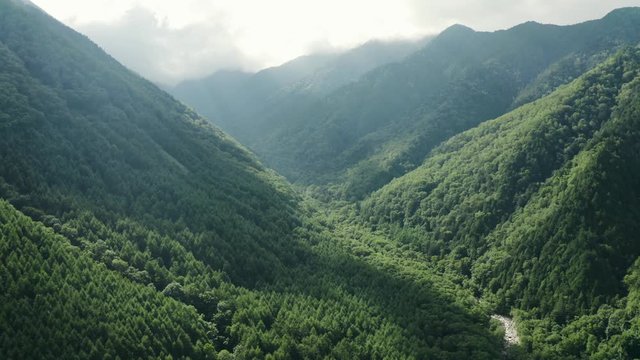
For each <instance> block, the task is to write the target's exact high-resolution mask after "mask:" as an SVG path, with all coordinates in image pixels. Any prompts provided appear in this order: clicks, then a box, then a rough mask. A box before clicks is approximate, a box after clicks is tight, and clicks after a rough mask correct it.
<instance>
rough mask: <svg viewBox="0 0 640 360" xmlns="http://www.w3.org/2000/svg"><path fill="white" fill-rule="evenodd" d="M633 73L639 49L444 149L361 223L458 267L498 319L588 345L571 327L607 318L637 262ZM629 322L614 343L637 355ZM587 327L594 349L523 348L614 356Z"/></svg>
mask: <svg viewBox="0 0 640 360" xmlns="http://www.w3.org/2000/svg"><path fill="white" fill-rule="evenodd" d="M639 75H640V50H638V49H628V50H625V51H622V52H621V53H619V54H617V55H616V56H614V57H613V58H611V59H609V60H607V61H606V62H605V63H604V64H602V65H601V66H599V67H597V68H596V69H595V70H593V71H591V72H589V73H587V74H586V75H584V76H582V77H581V78H579V79H578V80H576V81H575V82H573V83H571V84H570V85H568V86H565V87H563V88H561V89H560V90H558V91H556V92H555V93H553V94H552V95H550V96H548V97H546V98H544V99H542V100H539V101H536V102H533V103H531V104H529V105H525V106H523V107H521V108H519V109H517V110H516V111H514V112H511V113H509V114H507V115H505V116H503V117H501V118H498V119H496V120H492V121H489V122H486V123H484V124H482V125H480V126H479V127H477V128H476V129H473V130H470V131H467V132H465V133H463V134H460V135H458V136H456V137H454V138H452V139H451V140H449V141H447V142H446V143H444V144H443V145H441V146H440V147H439V148H437V149H436V150H434V151H433V152H432V153H431V154H430V155H429V156H428V157H427V159H426V160H425V163H424V164H423V165H422V166H421V167H420V168H418V169H416V170H415V171H413V172H410V173H408V174H407V175H405V176H403V177H401V178H399V179H396V180H395V181H393V182H391V183H390V184H389V185H387V186H386V187H384V188H383V189H381V190H380V191H378V192H376V193H374V194H373V195H372V196H371V197H370V198H369V199H367V200H366V201H364V202H363V203H362V205H361V210H360V216H361V217H363V218H364V219H365V220H366V221H367V222H369V223H371V224H372V225H374V226H377V227H382V228H383V229H385V231H386V232H387V233H389V234H391V235H392V236H393V237H395V238H396V239H397V240H398V241H399V242H400V243H404V244H407V245H408V246H409V247H410V248H414V249H417V250H419V251H422V252H424V253H426V254H429V255H435V256H439V257H440V258H441V259H442V260H441V262H443V263H445V264H446V265H445V266H447V267H449V268H457V269H460V271H461V273H463V274H466V275H467V276H468V277H469V280H470V284H473V285H471V286H477V289H478V291H479V292H481V291H483V290H484V291H485V292H486V294H485V296H486V297H487V298H488V299H492V301H494V302H495V306H497V308H498V310H499V311H508V309H509V308H511V307H515V308H520V309H525V310H526V312H525V313H522V314H521V316H522V317H523V319H527V318H531V317H533V318H542V319H544V320H539V321H540V322H539V323H535V322H533V320H532V322H531V323H527V322H526V321H525V325H524V327H525V328H527V327H529V326H530V327H531V328H530V331H531V332H534V333H535V332H536V331H544V330H542V329H546V331H549V332H552V333H553V332H557V331H559V330H558V329H562V328H561V327H558V325H555V326H556V327H553V326H552V325H551V324H560V325H563V324H567V323H568V322H570V323H569V325H567V327H566V328H564V329H563V330H562V331H561V336H566V337H572V338H573V337H574V336H575V339H578V338H581V339H588V338H589V337H588V336H586V337H585V336H582V337H580V336H579V335H573V333H574V332H575V331H576V328H577V327H578V326H579V325H577V324H582V323H583V322H590V321H595V320H593V319H596V318H598V316H608V315H607V314H608V313H607V311H608V310H607V309H608V308H611V306H616V304H617V301H618V300H617V299H620V298H621V297H624V296H625V294H626V289H625V287H624V284H623V279H624V277H625V274H627V272H628V271H629V267H630V266H631V265H632V264H633V263H634V261H635V260H636V259H637V258H638V256H639V255H640V246H639V245H638V244H637V242H636V241H635V238H636V236H637V235H636V234H637V233H638V232H639V231H640V228H639V227H638V222H637V218H638V216H639V215H640V214H639V213H638V211H639V209H640V203H638V201H639V199H640V195H639V194H638V191H639V189H640V182H639V180H638V179H640V174H639V173H638V171H637V169H639V168H640V163H639V162H640V158H639V157H638V154H640V148H638V144H640V132H639V129H640V124H638V119H640V76H639ZM627 279H628V281H630V282H633V279H634V277H633V275H629V277H627ZM630 301H631V300H630ZM619 312H622V313H625V312H624V311H623V310H620V311H619ZM592 314H593V315H592ZM598 314H599V315H598ZM625 314H626V315H624V316H626V317H629V316H633V315H629V313H628V312H626V313H625ZM631 314H633V313H631ZM582 315H584V316H585V317H584V318H576V316H578V317H579V316H582ZM533 324H535V325H533ZM545 324H547V325H545ZM624 326H625V327H624V328H622V329H621V330H619V331H618V333H619V334H621V335H620V336H622V338H618V340H616V341H620V343H616V342H612V343H610V344H609V345H610V346H612V349H613V350H615V351H618V352H621V354H635V352H634V351H635V350H634V349H635V347H634V346H635V345H633V344H634V341H636V340H634V339H635V338H629V339H627V338H626V337H628V336H632V337H633V335H632V334H634V333H633V326H630V325H629V323H624ZM583 332H586V333H587V334H592V336H595V337H596V338H594V339H593V340H590V341H591V343H592V344H591V345H589V347H588V348H587V345H585V344H583V345H579V344H575V346H578V347H579V346H583V347H582V348H579V349H577V348H576V349H571V348H570V347H569V346H570V345H569V344H568V343H566V342H568V341H572V340H563V341H565V343H563V344H562V345H558V346H560V347H559V348H554V350H550V349H548V348H547V347H546V346H547V345H549V346H551V345H553V346H556V343H555V342H554V341H550V340H544V341H543V343H544V344H541V343H540V341H541V338H539V335H535V334H533V335H531V336H532V337H533V338H534V339H533V340H531V339H530V340H529V341H530V343H529V345H528V346H529V350H531V349H534V350H535V352H540V353H541V354H543V353H544V352H545V351H556V352H557V354H556V355H557V356H558V358H564V356H568V355H576V356H578V358H579V357H580V356H584V355H594V354H595V353H596V351H603V354H612V353H611V351H613V350H612V349H608V348H605V347H603V348H602V349H600V350H598V349H596V347H597V346H596V345H594V344H597V343H599V342H602V341H604V340H609V338H606V339H603V338H602V336H601V334H600V333H599V330H590V329H589V328H588V329H586V330H582V331H580V332H578V333H579V334H582V333H583ZM598 337H600V338H598ZM623 338H624V339H626V340H624V341H630V342H631V343H624V341H623V340H621V339H623ZM558 339H559V338H558ZM596 339H597V340H596ZM584 341H586V340H584ZM565 346H566V347H567V348H563V347H565ZM571 346H573V345H571ZM603 349H606V350H603ZM576 351H578V352H577V353H576ZM543 357H544V358H546V355H544V356H543ZM602 358H606V356H604V357H602ZM614 358H616V357H614ZM617 358H627V357H626V355H624V356H619V357H617Z"/></svg>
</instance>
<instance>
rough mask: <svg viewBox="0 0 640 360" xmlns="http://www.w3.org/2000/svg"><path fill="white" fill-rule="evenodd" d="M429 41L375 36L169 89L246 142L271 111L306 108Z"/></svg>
mask: <svg viewBox="0 0 640 360" xmlns="http://www.w3.org/2000/svg"><path fill="white" fill-rule="evenodd" d="M427 41H428V38H425V39H421V40H416V41H400V40H397V41H389V42H381V41H370V42H368V43H365V44H363V45H361V46H359V47H356V48H354V49H351V50H347V51H337V52H328V53H318V54H311V55H306V56H301V57H299V58H297V59H294V60H291V61H289V62H287V63H285V64H283V65H280V66H276V67H272V68H268V69H265V70H262V71H259V72H257V73H255V74H251V73H245V72H239V71H219V72H216V73H214V74H212V75H211V76H208V77H205V78H203V79H194V80H187V81H184V82H182V83H180V84H178V85H176V86H174V87H172V88H169V89H168V91H169V92H170V93H172V94H173V95H174V96H176V97H177V98H178V99H180V100H182V101H184V102H185V103H186V104H188V105H189V106H192V107H193V108H194V109H195V110H196V111H198V113H200V114H202V115H203V116H205V117H206V118H207V119H209V120H211V121H212V122H213V123H214V124H216V125H217V126H220V127H221V128H222V129H223V130H225V131H227V132H229V133H230V134H231V135H233V136H234V137H236V138H237V139H239V140H240V141H241V142H242V143H245V144H246V143H254V142H255V141H256V137H260V136H262V135H263V134H262V131H263V130H262V129H264V128H268V127H269V126H270V124H269V123H263V121H262V120H263V119H266V118H267V117H268V116H267V114H272V113H282V112H284V111H294V110H295V109H297V108H301V107H303V106H305V105H306V104H308V103H309V102H311V101H314V100H316V99H317V98H319V97H322V96H323V95H325V94H327V93H329V92H331V91H332V90H335V89H337V88H339V87H340V86H342V85H345V84H348V83H350V82H353V81H356V80H357V79H358V78H360V76H362V75H363V74H365V73H366V72H368V71H370V70H372V69H374V68H376V67H378V66H381V65H384V64H388V63H392V62H396V61H400V60H402V59H403V58H405V57H406V56H407V55H409V54H411V53H412V52H414V51H416V50H417V49H419V48H420V47H421V46H423V45H424V44H425V43H426V42H427ZM285 109H286V110H285ZM257 129H259V130H257Z"/></svg>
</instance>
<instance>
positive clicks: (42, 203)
mask: <svg viewBox="0 0 640 360" xmlns="http://www.w3.org/2000/svg"><path fill="white" fill-rule="evenodd" d="M639 24H640V9H638V8H628V9H620V10H616V11H614V12H612V13H611V14H609V15H607V16H606V17H605V18H603V19H601V20H595V21H592V22H588V23H583V24H578V25H571V26H562V27H557V26H547V25H540V24H535V23H526V24H522V25H519V26H516V27H514V28H512V29H509V30H505V31H502V32H496V33H480V32H475V31H473V30H471V29H469V28H466V27H463V26H454V27H452V28H450V29H448V30H446V31H445V32H443V33H442V34H440V35H439V36H436V37H434V38H433V39H429V40H428V41H426V40H425V41H423V42H420V43H419V44H396V45H387V46H382V45H375V44H373V45H369V48H368V49H369V50H367V51H365V50H362V49H360V50H359V52H352V53H349V54H348V56H345V57H342V58H340V57H336V58H331V59H306V61H307V63H305V64H303V65H300V64H298V65H296V66H298V67H294V68H293V70H292V69H289V68H283V69H279V70H278V69H276V70H277V71H276V70H272V71H271V73H270V75H269V77H265V76H263V79H264V78H268V79H267V80H268V83H267V84H263V85H264V86H265V89H267V88H268V89H272V88H271V87H273V86H276V85H274V84H276V83H277V84H279V85H277V86H281V85H282V84H288V85H287V86H289V85H291V83H290V82H291V81H294V82H296V83H297V82H298V81H300V79H304V81H306V82H312V83H313V84H314V85H313V86H311V88H312V89H317V90H314V92H313V95H312V96H311V95H310V94H309V93H304V94H301V93H298V92H297V91H298V90H296V89H298V88H297V87H295V86H294V87H291V88H290V89H293V90H291V91H290V92H287V93H280V97H278V98H276V99H270V100H269V101H270V102H269V104H268V106H269V107H270V109H271V110H270V111H267V112H264V115H265V118H263V119H255V121H256V122H255V124H260V125H255V127H254V128H253V131H255V133H254V134H253V135H252V134H248V133H247V134H245V135H246V137H245V138H246V139H249V143H248V144H247V145H249V146H251V149H252V150H253V151H255V154H254V152H252V151H251V150H249V148H247V147H245V146H244V145H242V144H240V143H239V142H238V141H236V140H235V139H234V138H232V137H231V136H229V135H227V134H226V133H225V132H224V131H223V130H220V129H219V128H217V127H216V126H215V125H214V124H212V123H211V122H210V121H208V120H207V119H205V118H203V117H201V116H200V115H198V113H197V111H199V110H198V109H197V108H196V109H195V110H194V109H191V108H189V107H188V106H187V105H185V104H184V103H182V102H180V101H178V100H176V99H175V98H174V97H173V96H171V95H169V94H168V93H167V92H165V91H163V90H161V89H159V88H158V87H157V86H156V85H154V84H152V83H151V82H149V81H147V80H145V79H143V78H142V77H140V76H139V75H137V74H136V73H134V72H132V71H130V70H128V69H127V68H125V67H124V66H123V65H121V64H120V63H118V62H117V61H116V60H115V59H114V58H112V57H111V56H110V55H108V54H107V53H106V52H104V51H103V50H102V49H101V48H100V47H98V46H97V45H95V44H94V43H92V42H91V41H90V40H89V39H88V38H87V37H85V36H84V35H81V34H79V33H77V32H75V31H74V30H72V29H70V28H68V27H66V26H65V25H63V24H61V23H59V22H58V21H56V20H55V19H53V18H52V17H50V16H49V15H47V14H46V13H44V12H43V11H41V10H40V9H38V8H36V7H34V6H31V5H29V4H28V3H23V2H21V1H14V0H0V358H2V359H60V358H78V359H88V358H91V359H93V358H96V359H97V358H109V359H129V358H162V359H171V358H176V359H443V360H444V359H451V360H454V359H465V358H469V359H501V358H503V359H585V358H593V359H632V358H640V313H639V312H640V244H638V243H637V241H636V239H635V236H636V234H638V233H639V231H640V228H639V225H638V223H637V218H638V216H639V215H640V173H639V172H640V170H639V169H640V155H639V154H640V48H638V47H637V45H638V43H640V31H638V30H640V29H638V27H639ZM594 34H597V36H592V35H594ZM471 45H473V46H471ZM411 51H413V52H412V53H411ZM409 53H411V54H409ZM471 54H472V55H471ZM541 54H542V55H541ZM401 55H402V56H401ZM405 55H406V56H405ZM391 59H393V60H394V62H391V61H392V60H391ZM365 60H366V61H365ZM314 62H317V63H314ZM318 64H320V65H318ZM327 64H328V65H327ZM362 64H369V65H366V66H369V67H370V69H369V68H367V69H369V70H371V71H368V70H367V71H364V70H361V73H355V74H352V76H353V78H352V79H351V80H349V81H346V80H345V79H343V78H342V77H343V76H345V75H343V74H344V73H345V72H350V73H351V71H350V70H349V69H352V68H353V67H354V66H358V67H359V66H365V65H362ZM372 64H373V65H372ZM288 66H292V65H288ZM444 67H446V68H447V71H444V70H443V69H444ZM318 68H321V69H323V71H324V72H317V69H318ZM310 69H313V72H312V73H309V72H310V71H311V70H310ZM319 74H325V75H324V77H322V76H320V75H319ZM236 75H238V74H236ZM312 75H313V76H312ZM247 76H249V75H246V76H245V75H242V76H240V75H238V76H228V77H226V78H225V79H224V81H225V84H226V85H225V86H229V87H231V88H233V89H242V88H243V86H245V87H246V86H247V85H246V84H245V85H241V84H239V83H234V81H242V82H246V81H250V83H251V84H254V85H252V86H254V87H255V88H256V89H257V90H260V88H259V85H255V84H260V81H261V80H260V79H261V78H259V77H258V78H253V79H251V80H247ZM336 82H337V83H336ZM409 83H410V85H408V84H409ZM243 84H244V83H243ZM297 84H299V83H297ZM214 85H215V84H214ZM185 86H186V85H185ZM198 86H201V85H198ZM216 86H217V85H216ZM219 89H220V90H219V91H222V92H224V87H222V88H219ZM187 90H188V89H187ZM187 90H185V91H186V92H185V93H186V94H189V91H187ZM257 90H256V91H257ZM191 91H193V90H191ZM216 91H218V90H216ZM234 91H236V90H234ZM195 92H197V91H195ZM195 92H192V93H195ZM240 92H241V90H237V92H233V93H231V92H230V93H228V94H227V95H228V96H231V94H233V96H235V97H239V96H241V95H239V93H240ZM216 94H217V92H216ZM256 94H257V95H256ZM199 95H202V94H199ZM221 96H222V95H221ZM247 96H258V97H259V96H262V95H259V93H253V94H249V95H247ZM247 99H249V98H246V99H236V100H238V104H240V103H243V104H247V101H250V100H247ZM183 100H184V99H183ZM184 101H185V103H189V101H188V100H184ZM258 105H259V106H258ZM264 106H267V105H265V103H262V104H256V108H253V109H245V110H246V111H248V113H250V114H251V116H258V115H259V114H261V113H262V112H261V109H263V108H261V107H264ZM274 109H275V110H274ZM232 110H233V109H226V110H225V111H227V112H228V111H232ZM245 115H246V114H245ZM245 115H241V114H237V113H236V114H234V115H233V116H245ZM230 116H231V115H230ZM242 119H243V121H249V120H250V118H247V117H244V118H242ZM261 126H265V128H266V127H269V128H270V129H271V130H270V131H269V132H266V131H264V132H263V131H262V130H261V129H263V128H261ZM345 129H346V130H348V131H346V130H345ZM234 131H238V132H242V131H244V130H243V129H242V128H237V129H234ZM345 133H346V134H349V136H350V137H351V138H345V137H342V136H341V135H340V134H345ZM256 134H262V136H258V137H256ZM238 137H239V138H242V136H238ZM285 140H286V141H285ZM271 166H272V167H273V168H274V169H275V170H271V169H270V168H269V167H271ZM280 174H282V175H280ZM285 176H286V177H285ZM494 314H501V315H505V316H509V317H512V318H513V319H514V320H515V323H516V325H517V330H518V333H519V336H520V342H519V343H518V344H507V343H505V340H504V335H505V329H504V328H503V327H502V326H501V324H500V322H498V321H497V320H494V319H492V317H491V315H494Z"/></svg>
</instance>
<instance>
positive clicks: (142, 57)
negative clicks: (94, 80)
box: [33, 0, 638, 85]
mask: <svg viewBox="0 0 640 360" xmlns="http://www.w3.org/2000/svg"><path fill="white" fill-rule="evenodd" d="M33 1H34V2H35V3H37V4H38V6H40V7H42V8H43V9H45V10H46V11H48V12H50V13H51V14H52V15H54V16H55V17H56V18H58V19H61V20H63V21H64V22H65V23H67V24H68V25H70V26H71V27H73V28H75V29H76V30H78V31H80V32H82V33H85V34H86V35H88V36H89V37H90V38H91V39H92V40H93V41H94V42H96V43H98V44H99V45H100V46H102V47H103V48H104V49H105V50H106V51H107V52H109V53H110V54H111V55H113V56H114V57H115V58H116V59H118V60H119V61H120V62H122V63H123V64H124V65H126V66H128V67H129V68H131V69H133V70H135V71H137V72H138V73H140V74H141V75H143V76H145V77H147V78H149V79H151V80H153V81H156V82H160V83H164V84H169V85H170V84H173V83H176V82H178V81H181V80H184V79H188V78H197V77H201V76H205V75H209V74H211V73H213V72H215V71H217V70H221V69H240V70H245V71H251V70H258V69H261V68H264V67H267V66H274V65H278V64H281V63H283V62H285V61H287V60H290V59H292V58H295V57H297V56H300V55H304V54H308V53H311V52H316V51H322V52H326V51H331V50H334V49H344V48H349V47H353V46H357V45H359V44H362V43H364V42H366V41H368V40H372V39H382V40H384V39H394V38H407V37H410V38H411V37H412V38H415V37H418V36H422V35H427V34H435V33H437V32H439V31H441V30H443V29H444V28H446V27H447V26H449V25H452V24H455V23H460V24H464V25H467V26H470V27H472V28H474V29H476V30H483V31H490V30H497V29H505V28H509V27H512V26H514V25H517V24H519V23H522V22H525V21H528V20H534V21H538V22H541V23H553V24H572V23H577V22H581V21H586V20H590V19H596V18H600V17H602V16H604V15H605V14H606V13H607V12H609V11H611V10H612V9H614V8H618V7H622V6H634V5H635V6H637V5H638V0H613V1H602V0H554V1H550V0H519V1H513V0H447V1H443V0H349V1H344V0H304V1H300V0H269V1H263V0H215V1H211V0H180V1H175V0H91V1H86V0H33Z"/></svg>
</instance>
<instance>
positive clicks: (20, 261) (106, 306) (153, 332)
mask: <svg viewBox="0 0 640 360" xmlns="http://www.w3.org/2000/svg"><path fill="white" fill-rule="evenodd" d="M0 237H1V239H2V241H1V242H0V259H2V261H0V279H1V281H0V290H1V291H0V304H1V305H0V319H1V320H2V321H0V345H1V346H0V357H2V358H3V359H27V358H28V359H36V358H38V359H59V358H61V357H69V356H71V355H75V356H76V357H78V358H94V357H107V358H115V357H116V356H119V357H121V358H131V357H140V356H145V355H146V356H151V357H163V358H164V357H165V356H168V355H172V356H174V357H187V356H189V357H191V358H201V359H204V358H211V357H212V356H215V353H213V352H212V351H213V347H212V346H211V345H210V344H208V342H209V340H208V336H207V331H209V330H210V329H209V325H208V324H207V323H205V322H204V321H203V320H202V318H201V317H200V316H199V315H198V313H197V312H196V311H195V309H193V308H191V307H188V306H186V305H184V304H182V303H180V302H177V301H175V300H173V299H170V298H168V297H165V296H163V295H161V294H159V293H158V292H156V291H155V289H150V288H148V287H146V286H144V285H141V284H134V283H130V282H129V281H128V280H126V279H124V278H122V277H121V276H120V275H119V274H118V273H116V272H114V271H109V270H107V269H106V268H105V267H104V266H103V265H98V264H96V263H95V262H93V260H92V259H91V258H89V257H87V256H86V254H84V253H83V252H81V251H80V250H79V249H78V248H75V247H73V246H71V244H70V243H69V240H67V239H65V238H63V237H62V236H59V235H56V234H55V233H54V232H53V231H52V230H51V229H47V228H45V227H44V226H43V225H42V224H40V223H36V222H33V221H31V219H29V218H28V217H26V216H24V215H23V214H20V213H19V212H18V211H17V210H16V209H14V208H13V207H12V206H11V205H9V204H8V203H6V202H5V201H4V200H0ZM87 304H91V306H86V305H87ZM98 323H99V325H98ZM207 344H208V345H207Z"/></svg>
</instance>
